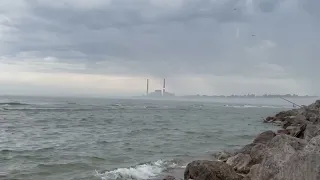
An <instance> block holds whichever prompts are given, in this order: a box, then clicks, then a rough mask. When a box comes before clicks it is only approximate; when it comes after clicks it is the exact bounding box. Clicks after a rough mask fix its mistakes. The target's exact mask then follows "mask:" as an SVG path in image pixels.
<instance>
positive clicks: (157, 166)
mask: <svg viewBox="0 0 320 180" xmlns="http://www.w3.org/2000/svg"><path fill="white" fill-rule="evenodd" d="M176 167H178V165H177V164H176V163H174V162H170V161H163V160H158V161H156V162H152V163H145V164H141V165H137V166H134V167H129V168H118V169H115V170H112V171H106V172H104V173H99V172H97V171H96V176H97V177H100V178H101V179H102V180H122V179H126V180H146V179H150V178H154V177H156V176H158V175H160V174H161V173H162V172H163V171H165V170H167V169H169V168H176Z"/></svg>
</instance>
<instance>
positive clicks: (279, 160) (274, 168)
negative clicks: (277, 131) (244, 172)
mask: <svg viewBox="0 0 320 180" xmlns="http://www.w3.org/2000/svg"><path fill="white" fill-rule="evenodd" d="M306 144H307V142H306V141H305V140H302V139H298V138H294V137H291V136H288V135H284V134H281V135H277V136H276V137H274V138H273V139H272V140H271V141H270V142H269V143H268V144H267V145H266V146H267V147H266V149H265V151H262V152H261V153H262V155H261V154H260V155H257V157H259V156H260V157H261V156H262V157H263V160H262V162H261V164H257V165H254V166H252V167H251V170H250V173H249V176H250V178H251V179H252V180H270V179H272V178H274V177H275V176H276V175H277V174H278V173H279V169H280V168H282V167H283V166H284V164H285V162H287V161H288V160H289V159H290V157H291V156H293V155H294V154H295V153H296V151H297V150H301V149H303V148H304V147H305V145H306ZM257 148H258V147H257ZM260 149H263V148H262V147H260ZM257 154H259V153H257ZM258 159H259V158H258Z"/></svg>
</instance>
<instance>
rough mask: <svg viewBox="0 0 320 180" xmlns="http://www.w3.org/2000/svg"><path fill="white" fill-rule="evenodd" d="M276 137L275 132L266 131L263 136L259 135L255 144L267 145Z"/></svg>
mask: <svg viewBox="0 0 320 180" xmlns="http://www.w3.org/2000/svg"><path fill="white" fill-rule="evenodd" d="M275 136H276V133H274V132H273V131H265V132H263V133H261V134H259V135H258V136H257V137H256V138H255V139H254V141H253V143H254V144H257V143H261V144H267V143H268V142H269V141H271V139H273V138H274V137H275Z"/></svg>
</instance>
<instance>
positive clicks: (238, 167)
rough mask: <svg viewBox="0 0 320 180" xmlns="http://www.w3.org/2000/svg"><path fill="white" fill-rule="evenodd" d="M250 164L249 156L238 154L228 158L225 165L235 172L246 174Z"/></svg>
mask: <svg viewBox="0 0 320 180" xmlns="http://www.w3.org/2000/svg"><path fill="white" fill-rule="evenodd" d="M250 162H251V157H250V155H248V154H242V153H239V154H237V155H235V156H233V157H230V158H228V160H227V162H226V163H227V164H229V165H230V166H232V167H233V169H234V170H235V171H236V172H239V173H244V174H247V173H248V172H249V171H250V166H249V165H250Z"/></svg>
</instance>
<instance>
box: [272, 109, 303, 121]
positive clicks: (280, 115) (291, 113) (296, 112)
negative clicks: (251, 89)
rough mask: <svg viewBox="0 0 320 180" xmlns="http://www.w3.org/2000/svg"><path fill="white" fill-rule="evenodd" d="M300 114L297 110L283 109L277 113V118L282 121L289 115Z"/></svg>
mask: <svg viewBox="0 0 320 180" xmlns="http://www.w3.org/2000/svg"><path fill="white" fill-rule="evenodd" d="M297 114H298V111H296V110H289V111H281V112H279V113H278V114H276V115H275V119H277V120H280V121H282V120H283V119H284V118H286V117H288V116H295V115H297Z"/></svg>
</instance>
